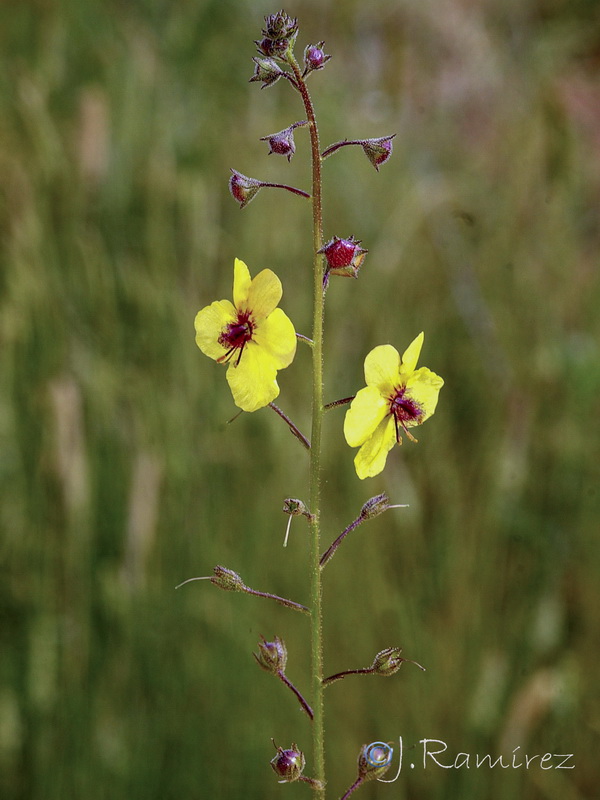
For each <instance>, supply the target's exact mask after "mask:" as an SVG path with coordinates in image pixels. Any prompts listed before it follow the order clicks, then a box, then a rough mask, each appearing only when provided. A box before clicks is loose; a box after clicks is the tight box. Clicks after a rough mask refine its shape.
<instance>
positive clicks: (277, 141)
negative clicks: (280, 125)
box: [260, 120, 308, 161]
mask: <svg viewBox="0 0 600 800" xmlns="http://www.w3.org/2000/svg"><path fill="white" fill-rule="evenodd" d="M307 124H308V123H307V122H306V120H302V121H301V122H294V123H293V124H292V125H290V126H289V128H285V130H283V131H279V132H278V133H272V134H270V135H269V136H263V137H261V139H260V141H261V142H268V143H269V147H270V150H269V155H271V153H277V154H278V155H280V156H287V160H288V161H291V159H292V156H293V155H294V153H295V152H296V145H295V143H294V129H295V128H302V127H303V126H304V125H307Z"/></svg>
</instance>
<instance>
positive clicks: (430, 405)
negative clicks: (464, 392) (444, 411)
mask: <svg viewBox="0 0 600 800" xmlns="http://www.w3.org/2000/svg"><path fill="white" fill-rule="evenodd" d="M443 385H444V381H443V379H442V378H440V376H439V375H436V374H435V372H432V371H431V370H430V369H428V368H427V367H421V368H420V369H418V370H416V372H413V373H412V375H411V376H410V377H409V378H408V379H407V381H406V394H407V395H408V396H409V397H411V398H412V399H413V400H414V401H415V402H416V403H418V405H419V407H420V408H421V409H422V412H423V413H422V415H421V416H420V417H419V420H418V421H417V420H415V421H414V422H412V423H411V422H407V423H406V424H407V427H412V426H413V425H420V424H421V423H422V422H424V421H425V420H426V419H427V418H428V417H430V416H431V415H432V414H433V413H434V411H435V408H436V406H437V402H438V397H439V394H440V389H441V388H442V386H443Z"/></svg>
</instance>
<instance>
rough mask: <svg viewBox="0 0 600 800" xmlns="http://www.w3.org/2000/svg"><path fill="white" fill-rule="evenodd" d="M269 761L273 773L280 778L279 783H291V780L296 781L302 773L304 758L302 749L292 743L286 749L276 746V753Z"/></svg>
mask: <svg viewBox="0 0 600 800" xmlns="http://www.w3.org/2000/svg"><path fill="white" fill-rule="evenodd" d="M273 744H275V742H273ZM275 747H277V745H275ZM270 763H271V766H272V767H273V770H274V771H275V774H276V775H277V776H278V777H279V778H280V781H279V783H291V782H292V781H297V780H298V778H299V777H300V776H301V775H302V772H303V770H304V765H305V763H306V759H305V758H304V753H303V752H302V750H299V749H298V745H297V744H294V743H292V746H291V747H290V748H289V749H288V750H284V749H283V748H282V747H277V755H276V756H275V757H274V758H273V759H272V760H271V762H270Z"/></svg>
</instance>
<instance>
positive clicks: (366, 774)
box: [358, 742, 394, 781]
mask: <svg viewBox="0 0 600 800" xmlns="http://www.w3.org/2000/svg"><path fill="white" fill-rule="evenodd" d="M393 752H394V751H393V749H392V748H391V747H390V745H389V744H386V743H385V742H371V744H363V746H362V748H361V750H360V753H359V755H358V776H359V778H362V780H363V781H373V780H376V779H377V778H381V777H382V775H385V773H386V772H387V771H388V769H389V767H390V764H391V762H392V755H393Z"/></svg>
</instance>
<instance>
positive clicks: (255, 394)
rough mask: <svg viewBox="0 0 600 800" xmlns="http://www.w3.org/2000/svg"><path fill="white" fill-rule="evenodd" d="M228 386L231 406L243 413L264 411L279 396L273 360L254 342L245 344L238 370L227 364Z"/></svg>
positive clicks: (232, 364)
mask: <svg viewBox="0 0 600 800" xmlns="http://www.w3.org/2000/svg"><path fill="white" fill-rule="evenodd" d="M227 383H228V384H229V388H230V389H231V393H232V394H233V401H234V403H235V404H236V406H237V407H238V408H241V409H242V411H256V410H257V409H259V408H263V406H267V405H269V403H270V402H271V401H272V400H274V399H275V398H276V397H277V395H278V394H279V386H278V385H277V369H276V368H275V366H274V362H273V358H272V357H271V356H270V355H269V354H268V353H266V352H265V351H264V350H263V349H262V348H260V347H259V346H258V345H257V344H256V343H255V342H248V343H247V344H246V346H245V347H244V350H243V353H242V357H241V359H240V363H239V364H237V366H236V363H235V362H234V361H232V362H231V363H230V365H229V369H228V370H227Z"/></svg>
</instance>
